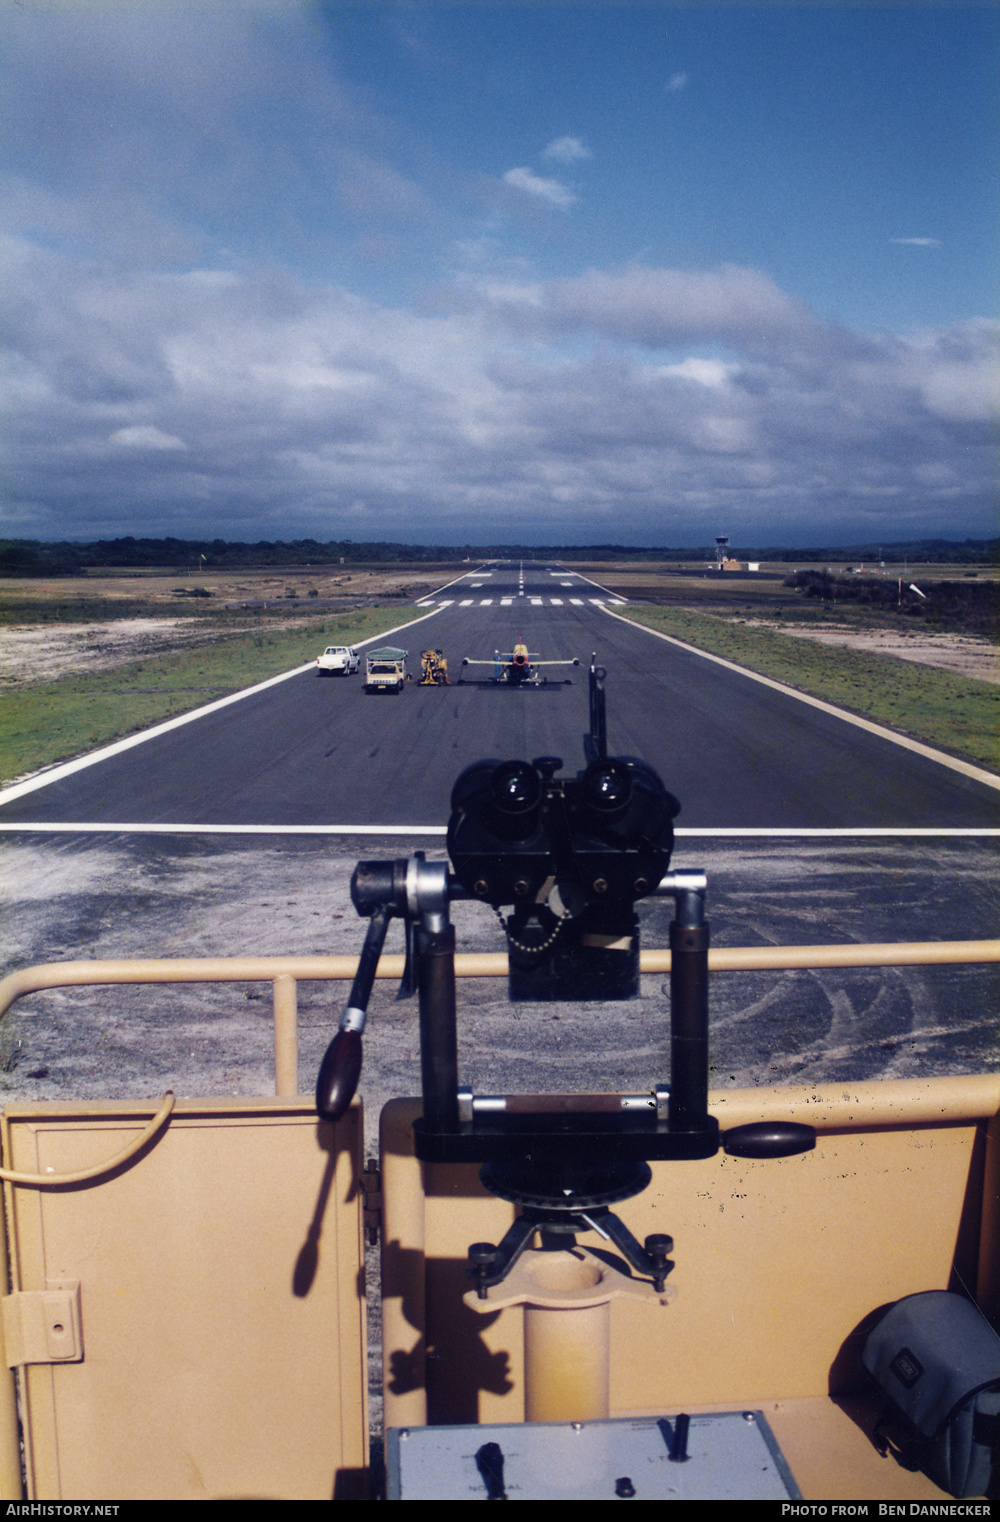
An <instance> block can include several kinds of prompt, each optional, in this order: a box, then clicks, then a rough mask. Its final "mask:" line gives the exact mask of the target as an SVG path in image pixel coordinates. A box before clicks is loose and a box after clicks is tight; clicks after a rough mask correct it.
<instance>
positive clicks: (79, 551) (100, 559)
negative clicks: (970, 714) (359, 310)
mask: <svg viewBox="0 0 1000 1522" xmlns="http://www.w3.org/2000/svg"><path fill="white" fill-rule="evenodd" d="M732 553H733V554H734V555H735V556H737V557H738V558H739V559H740V560H770V561H780V562H786V563H793V562H795V561H803V560H804V561H811V562H814V563H815V562H818V561H824V560H829V561H831V562H834V563H838V564H839V563H844V562H850V561H856V562H863V563H867V564H873V563H875V562H876V561H878V560H879V559H882V560H885V561H892V562H898V561H902V560H905V561H906V562H907V563H908V564H910V565H921V564H924V565H926V564H929V563H933V564H938V565H940V564H944V565H971V564H975V563H979V564H982V563H983V562H984V561H996V560H997V559H998V558H1000V540H997V539H965V540H961V541H958V540H953V539H916V540H907V541H904V542H901V543H896V544H886V543H882V544H877V543H869V544H852V545H833V546H819V547H817V546H805V547H803V546H793V547H789V546H787V545H733V547H732ZM496 559H508V560H510V559H513V560H563V561H566V560H675V561H714V559H715V545H714V543H713V544H711V545H707V544H706V545H701V546H696V547H695V548H693V549H692V548H691V547H690V546H687V547H682V548H679V549H678V548H673V547H671V546H669V545H667V546H664V545H654V546H648V547H647V546H642V547H637V546H635V545H622V544H570V545H567V544H555V545H538V544H524V545H522V544H479V545H474V544H463V545H440V544H432V545H426V544H396V543H393V542H386V543H360V544H358V543H355V542H353V541H352V540H350V539H343V540H330V541H329V542H328V543H326V544H320V543H319V541H318V540H316V539H291V540H287V541H277V542H273V543H272V542H271V541H269V540H263V539H262V540H259V541H258V542H257V543H256V544H245V543H242V542H228V541H227V540H225V539H171V538H165V539H136V538H133V537H132V536H131V535H128V536H127V537H125V538H122V539H98V540H95V541H93V542H92V543H74V542H72V541H69V540H63V541H59V542H50V541H45V540H40V539H0V576H79V575H82V574H84V573H85V572H86V571H88V570H89V569H92V568H96V567H102V568H112V569H113V568H119V569H121V570H143V569H151V568H154V567H162V568H163V569H165V570H170V571H184V570H186V571H198V570H203V571H221V570H238V569H245V570H250V569H251V568H260V569H266V568H268V567H286V568H289V567H293V566H298V567H306V566H336V565H357V564H369V565H371V564H376V565H377V564H384V563H385V562H389V561H392V562H397V563H398V562H411V563H414V564H419V563H421V562H435V563H438V564H440V563H441V562H442V561H456V562H460V561H465V560H496Z"/></svg>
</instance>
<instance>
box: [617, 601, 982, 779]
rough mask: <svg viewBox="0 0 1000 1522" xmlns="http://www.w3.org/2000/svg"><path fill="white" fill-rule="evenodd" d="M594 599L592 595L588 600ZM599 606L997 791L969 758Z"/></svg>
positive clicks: (655, 635) (635, 626)
mask: <svg viewBox="0 0 1000 1522" xmlns="http://www.w3.org/2000/svg"><path fill="white" fill-rule="evenodd" d="M593 600H594V599H593V598H592V599H591V601H593ZM598 606H599V607H600V608H601V610H602V611H603V612H604V613H606V614H607V615H608V617H609V618H617V619H618V621H619V623H622V624H627V625H628V626H629V628H630V629H641V630H642V631H643V632H644V633H645V634H651V635H652V636H653V638H654V639H662V640H665V641H666V643H667V644H668V645H677V646H678V647H679V648H680V649H681V650H688V651H690V653H691V654H692V655H700V656H701V658H702V660H705V661H712V662H714V664H715V665H716V666H724V667H725V668H726V670H727V671H735V672H736V673H737V674H738V675H739V676H746V677H749V678H750V680H751V681H752V682H760V684H761V686H763V687H773V688H774V691H775V692H783V693H784V694H785V696H786V697H790V698H797V699H798V701H799V702H800V703H807V704H808V705H809V707H810V708H818V709H819V710H820V712H821V713H828V714H832V716H833V717H834V718H835V719H843V721H844V723H845V724H853V725H854V726H855V728H856V729H864V730H866V731H867V732H868V734H870V735H877V736H878V737H879V739H880V740H891V741H892V743H893V745H900V746H902V748H903V749H904V750H911V751H913V752H914V754H915V755H918V756H924V757H925V758H926V759H927V760H928V761H936V762H937V763H938V764H939V765H940V766H947V767H948V768H949V769H950V770H951V771H953V772H960V773H961V775H962V776H963V777H971V778H972V780H973V781H974V782H982V783H983V784H984V785H985V786H986V787H991V788H993V790H994V791H995V792H1000V777H998V776H997V775H996V774H995V773H994V772H987V771H984V770H983V768H982V767H981V766H973V765H972V763H971V762H969V761H960V760H959V759H958V757H957V756H949V755H946V754H945V752H944V751H943V750H935V749H934V747H933V746H932V745H924V744H923V743H922V742H921V741H920V740H911V739H910V738H909V736H908V735H901V734H897V733H896V731H895V730H892V729H886V728H884V726H883V725H881V724H875V723H873V722H872V720H871V719H862V718H860V717H859V716H858V714H855V713H848V711H847V709H846V708H837V707H836V706H835V705H834V704H833V703H824V701H823V700H822V698H813V697H810V696H809V694H808V693H806V692H799V691H797V689H796V688H794V687H787V686H786V685H785V683H784V682H776V681H775V680H774V678H773V677H769V676H761V674H760V672H759V671H750V670H749V669H748V668H747V667H746V666H737V665H736V663H735V661H727V660H724V659H723V657H722V656H721V655H711V654H710V653H709V652H708V651H707V650H699V649H698V647H697V645H688V644H686V643H685V641H684V640H682V639H676V638H675V637H674V636H673V635H672V634H661V633H660V631H659V629H650V628H649V627H648V625H646V624H637V623H635V622H634V621H633V620H632V619H631V618H623V617H622V615H621V614H620V613H614V612H612V610H611V609H610V608H609V607H608V606H607V605H606V604H605V603H599V604H598Z"/></svg>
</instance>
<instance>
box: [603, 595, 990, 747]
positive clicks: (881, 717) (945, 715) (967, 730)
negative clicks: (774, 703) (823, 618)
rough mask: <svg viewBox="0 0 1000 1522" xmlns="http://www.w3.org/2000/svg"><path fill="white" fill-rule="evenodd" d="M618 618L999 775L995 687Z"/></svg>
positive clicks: (737, 628) (679, 616)
mask: <svg viewBox="0 0 1000 1522" xmlns="http://www.w3.org/2000/svg"><path fill="white" fill-rule="evenodd" d="M624 616H625V617H628V618H630V619H632V620H633V621H634V622H635V623H638V624H645V625H646V626H647V627H648V628H650V629H657V630H659V631H660V632H661V633H662V634H669V635H672V636H673V637H674V638H675V639H679V640H683V641H685V642H686V643H687V644H690V645H695V646H697V648H698V649H699V650H708V651H710V652H711V653H712V654H713V655H721V656H723V657H724V658H725V659H726V660H729V661H733V662H734V663H735V664H736V665H738V666H746V667H747V668H748V669H749V670H751V671H757V672H759V673H760V674H761V675H762V676H769V677H772V678H773V679H774V680H775V681H778V682H786V683H787V684H788V685H789V686H790V687H796V688H798V689H799V691H801V692H807V693H809V694H810V696H812V697H816V698H823V699H824V700H825V701H826V702H828V703H835V704H837V705H838V706H839V707H841V708H846V709H849V710H850V711H851V712H852V713H856V714H860V715H862V716H863V717H864V718H866V719H872V720H874V722H875V723H877V724H886V725H888V726H890V727H891V728H893V729H899V730H902V731H903V733H904V734H907V735H911V736H913V737H914V738H915V739H918V740H923V741H925V743H927V744H929V745H934V746H937V747H939V748H940V749H941V750H944V751H948V752H950V753H951V754H953V755H957V756H961V757H962V758H964V759H965V760H968V761H974V762H975V763H976V764H977V765H979V766H985V767H988V768H989V769H990V770H991V771H1000V687H998V686H995V685H994V684H993V683H991V682H979V681H976V680H974V679H973V678H970V677H961V676H955V675H953V674H952V673H951V672H948V671H938V670H937V669H935V668H934V667H932V666H919V665H916V664H915V663H913V662H911V661H903V660H897V659H896V658H895V657H894V656H891V655H870V654H867V653H865V652H862V651H859V650H848V649H842V648H838V647H836V646H831V645H820V644H816V643H814V642H813V641H812V640H807V639H801V638H796V637H795V636H794V635H787V634H779V633H776V632H774V631H772V630H770V629H752V628H746V627H745V626H744V625H742V624H739V623H735V622H729V621H727V620H726V619H723V618H712V617H708V616H706V615H704V614H700V613H692V612H689V611H687V610H685V609H680V608H677V609H674V608H641V609H639V608H634V609H633V608H630V609H628V610H627V612H625V614H624Z"/></svg>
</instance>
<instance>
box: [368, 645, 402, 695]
mask: <svg viewBox="0 0 1000 1522" xmlns="http://www.w3.org/2000/svg"><path fill="white" fill-rule="evenodd" d="M407 654H408V652H407V651H406V650H400V649H397V647H396V646H395V645H383V646H382V647H381V648H380V649H378V650H369V651H368V653H367V655H366V656H365V691H366V692H396V693H400V692H402V690H403V688H404V687H405V685H406V657H407Z"/></svg>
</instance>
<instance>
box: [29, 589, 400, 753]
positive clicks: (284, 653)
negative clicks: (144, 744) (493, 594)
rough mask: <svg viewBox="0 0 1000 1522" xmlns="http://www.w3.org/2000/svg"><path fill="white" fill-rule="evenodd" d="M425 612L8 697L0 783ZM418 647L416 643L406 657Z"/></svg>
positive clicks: (260, 638)
mask: <svg viewBox="0 0 1000 1522" xmlns="http://www.w3.org/2000/svg"><path fill="white" fill-rule="evenodd" d="M426 613H427V610H426V609H425V608H412V607H411V608H399V607H394V608H367V609H364V610H361V611H358V612H355V613H344V614H342V615H340V616H339V617H329V616H328V617H326V618H324V619H317V621H316V622H315V624H312V625H311V626H310V627H309V628H307V629H303V628H301V627H300V628H297V629H289V630H276V629H267V628H266V627H264V628H262V629H261V630H260V632H259V633H256V634H243V635H236V636H228V637H225V638H222V639H217V640H215V641H213V642H212V643H211V644H207V645H202V646H200V647H199V648H197V649H194V650H184V651H181V652H174V653H172V654H169V655H158V656H152V657H149V658H147V659H145V660H142V661H136V662H132V663H130V664H128V665H123V666H119V667H117V668H116V669H115V670H113V671H106V672H102V673H101V674H100V675H97V676H80V677H63V678H61V679H60V680H58V681H54V682H40V683H36V684H34V685H32V686H30V687H23V688H21V689H20V690H15V691H13V692H6V693H4V695H3V699H2V722H0V782H5V783H9V782H12V781H14V780H15V779H16V778H19V777H24V776H27V775H30V774H31V773H32V772H35V771H38V770H39V769H40V768H42V767H44V766H51V765H53V764H54V763H55V762H58V761H68V760H70V759H72V758H73V757H75V756H80V755H85V754H86V753H87V752H88V751H90V750H93V749H94V748H95V747H96V746H98V745H107V744H109V743H110V742H111V741H113V740H120V739H123V738H124V737H125V736H126V735H132V734H135V733H137V732H138V731H139V730H141V729H146V728H148V727H149V726H150V725H152V724H156V723H159V722H160V721H161V720H163V719H169V718H173V717H174V716H175V715H176V714H179V713H186V712H187V711H188V710H189V709H192V708H200V707H202V705H203V704H206V703H212V702H215V701H216V699H218V698H224V697H228V696H229V694H230V693H233V692H240V691H242V689H243V688H245V687H252V686H254V685H255V683H257V682H264V681H267V679H268V678H269V677H273V676H280V675H281V673H282V672H284V671H289V670H293V669H294V668H295V667H296V666H301V665H303V664H304V663H305V662H306V661H310V660H312V659H314V658H315V657H316V656H317V655H318V654H319V653H320V650H321V649H322V648H323V646H324V645H329V644H337V645H340V644H343V645H354V644H358V643H359V642H360V641H361V640H368V639H371V638H372V637H375V636H378V635H379V634H382V633H384V632H385V631H386V630H388V629H396V628H399V626H400V625H401V624H404V623H409V622H411V621H412V620H413V619H417V618H423V617H426ZM418 643H419V642H418ZM416 650H417V645H416V644H414V645H413V648H412V650H411V654H414V653H416ZM416 665H417V666H419V660H418V661H417V662H416Z"/></svg>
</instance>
